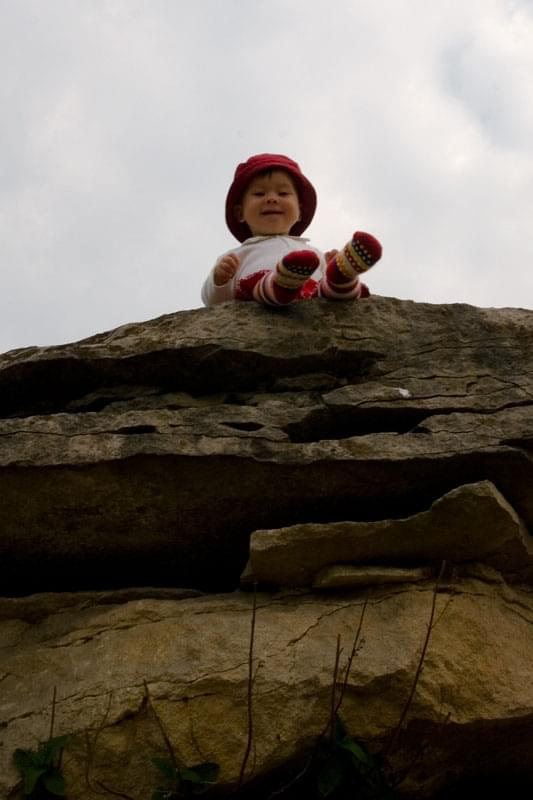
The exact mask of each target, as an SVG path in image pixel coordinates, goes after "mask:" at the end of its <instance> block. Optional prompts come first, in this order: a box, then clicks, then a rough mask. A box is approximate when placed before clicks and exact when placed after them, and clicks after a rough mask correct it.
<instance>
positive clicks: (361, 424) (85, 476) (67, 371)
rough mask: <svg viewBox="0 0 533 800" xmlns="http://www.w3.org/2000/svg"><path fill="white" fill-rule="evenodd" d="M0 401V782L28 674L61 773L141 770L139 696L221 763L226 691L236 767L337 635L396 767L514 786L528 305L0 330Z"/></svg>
mask: <svg viewBox="0 0 533 800" xmlns="http://www.w3.org/2000/svg"><path fill="white" fill-rule="evenodd" d="M0 414H1V419H0V498H1V503H0V563H1V564H2V590H1V594H2V595H3V596H4V597H3V599H0V796H2V797H4V796H5V797H11V796H13V797H15V796H16V791H17V790H16V785H17V781H18V775H17V772H16V770H15V769H14V766H13V764H12V754H13V752H14V750H15V748H17V747H23V748H24V747H34V746H35V745H36V743H37V742H38V741H39V740H43V739H46V737H47V735H48V732H49V725H50V710H51V709H50V703H51V698H52V696H53V692H54V687H55V690H56V702H55V706H54V715H55V721H54V728H55V731H56V732H57V733H58V734H62V733H69V734H72V739H71V741H70V742H69V744H68V746H67V749H66V751H65V754H64V759H63V769H64V772H65V777H66V781H67V787H68V791H67V797H69V798H73V799H75V800H78V798H79V800H90V798H96V797H97V796H101V794H98V793H99V792H100V793H101V792H102V791H105V789H102V786H107V787H108V788H110V789H111V790H112V791H114V792H118V793H122V795H123V796H130V797H132V798H134V800H137V799H138V800H144V799H145V798H148V797H150V796H151V792H152V791H153V790H154V788H155V786H156V784H157V777H156V774H155V773H154V770H153V769H152V768H151V767H150V757H151V756H153V755H155V756H157V755H164V754H165V743H164V738H163V737H162V733H161V729H160V723H162V724H163V727H164V730H165V732H166V733H167V735H168V737H169V739H170V741H171V742H172V745H173V747H175V748H176V750H177V751H179V752H180V753H181V754H182V756H183V759H184V761H185V762H187V763H198V762H199V761H202V760H207V759H209V760H214V761H216V762H217V763H219V764H220V766H221V773H220V786H221V787H228V788H231V787H235V785H236V783H237V782H238V779H239V771H240V767H241V764H242V759H243V753H244V751H245V749H246V746H247V736H248V727H247V726H248V715H247V713H248V706H247V702H248V699H249V696H250V694H252V696H253V720H254V726H253V757H251V758H250V760H249V762H248V764H247V765H246V770H245V777H246V782H247V783H249V782H250V780H252V779H258V778H262V777H263V778H264V777H265V776H268V775H273V774H274V773H275V770H277V769H288V766H287V765H290V764H293V763H294V764H297V763H298V760H299V759H301V758H303V757H304V756H305V754H306V753H308V752H310V751H311V750H312V748H313V743H314V742H316V739H317V737H318V736H319V735H320V733H321V732H322V731H323V730H324V726H326V725H327V723H328V719H329V718H330V714H331V711H330V708H331V691H332V682H333V679H334V662H335V656H336V648H337V641H338V637H340V640H341V643H342V653H341V655H340V660H339V674H338V675H337V679H336V680H337V684H338V690H339V692H341V693H343V701H342V707H341V711H340V713H341V716H342V718H343V720H344V722H345V723H346V725H347V727H348V730H349V731H350V734H351V735H352V736H353V737H354V738H355V739H357V740H359V741H362V742H364V743H366V745H367V746H368V747H369V748H370V749H371V750H372V751H375V752H380V751H381V752H383V750H384V749H387V754H388V756H389V761H390V765H391V769H394V771H395V773H396V774H399V773H401V772H402V770H403V771H404V772H407V774H406V775H405V776H404V777H405V779H404V780H403V781H402V783H401V784H400V786H399V787H398V791H399V792H400V793H403V794H404V795H406V796H408V797H420V798H423V797H431V796H434V795H435V793H436V792H437V791H439V790H442V791H444V790H446V787H452V788H450V791H452V789H453V791H458V788H457V787H458V786H459V785H460V784H461V782H463V783H464V781H466V780H467V779H469V778H471V779H472V780H476V781H481V780H482V779H483V778H487V779H490V780H491V781H492V782H494V781H496V780H497V779H499V778H503V777H506V779H507V780H508V781H509V780H515V779H516V781H519V782H522V783H521V784H520V785H527V786H528V787H529V786H532V787H533V754H532V753H531V748H530V746H529V742H530V741H531V737H532V736H533V689H531V687H530V683H531V681H530V669H531V663H533V636H532V622H533V588H532V585H533V545H532V536H531V531H533V312H529V311H525V310H518V309H503V310H487V309H476V308H473V307H470V306H465V305H452V306H434V305H425V304H417V303H411V302H406V301H398V300H393V299H388V298H378V297H376V298H370V299H369V300H366V301H362V302H360V303H357V304H350V303H348V304H345V305H343V304H334V303H327V302H313V303H303V304H300V305H297V306H294V307H291V308H289V309H285V310H282V311H275V310H270V309H265V308H260V307H258V306H255V305H252V304H250V305H248V304H245V303H241V304H230V305H225V306H219V307H216V308H213V309H203V310H199V311H190V312H181V313H179V314H175V315H169V316H165V317H161V318H160V319H156V320H153V321H150V322H147V323H142V324H134V325H127V326H123V327H122V328H119V329H117V330H115V331H111V332H109V333H104V334H99V335H97V336H93V337H91V338H90V339H86V340H84V341H81V342H77V343H74V344H71V345H64V346H59V347H50V348H28V349H24V350H18V351H12V352H11V353H6V354H4V355H2V356H0ZM439 576H440V577H439ZM252 584H254V585H256V586H257V587H258V593H257V595H256V602H257V611H256V614H255V616H254V615H253V614H252V606H253V603H254V594H253V593H252V592H249V591H246V589H247V588H249V587H250V586H251V585H252ZM144 587H150V588H149V589H146V588H144ZM239 587H242V588H239ZM432 611H433V616H431V626H430V631H429V633H430V635H429V640H428V641H426V636H427V633H428V625H429V624H430V614H431V613H432ZM361 614H363V616H364V620H363V625H362V637H363V640H360V641H359V643H358V646H357V648H356V650H357V652H356V655H355V657H354V659H353V663H352V665H351V670H350V674H349V677H348V679H347V682H346V686H345V687H344V689H343V678H342V669H345V668H346V665H347V661H348V657H349V653H350V650H351V647H352V641H353V639H354V635H355V631H356V630H357V627H358V625H359V622H360V620H361ZM252 617H253V619H254V625H255V638H254V646H253V654H251V653H250V644H249V641H250V627H251V622H252ZM426 647H427V650H426ZM250 655H252V656H253V657H252V659H251V661H252V665H253V669H254V670H255V671H256V672H257V674H256V676H255V679H254V682H253V692H251V693H250V691H249V690H250V681H249V672H248V670H249V660H250V658H249V656H250ZM420 666H422V670H421V672H420ZM418 673H420V674H419V675H418ZM415 676H417V680H416V681H415ZM413 682H415V683H416V686H415V692H414V695H413V698H412V700H411V702H410V703H409V709H408V712H407V714H406V716H405V719H404V720H403V721H402V726H401V730H400V731H396V728H397V723H398V720H399V719H400V718H401V716H402V709H404V708H405V704H406V701H407V699H408V698H409V695H410V692H411V689H412V687H413ZM154 709H155V710H156V713H154ZM391 740H393V746H392V745H391ZM387 743H389V745H390V746H389V747H388V748H387ZM416 754H418V757H417V758H414V756H416ZM413 760H414V761H415V762H416V763H414V764H413V763H412V762H413ZM409 765H411V766H410V767H409ZM408 767H409V768H408ZM453 787H455V788H453ZM255 791H256V796H257V797H260V796H261V795H260V794H257V792H259V789H256V790H255Z"/></svg>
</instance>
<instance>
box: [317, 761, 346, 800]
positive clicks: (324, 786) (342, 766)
mask: <svg viewBox="0 0 533 800" xmlns="http://www.w3.org/2000/svg"><path fill="white" fill-rule="evenodd" d="M345 775H346V761H345V760H344V759H343V758H341V756H340V755H338V754H337V753H334V754H333V755H332V756H331V757H330V758H328V760H327V761H326V763H325V764H324V766H323V767H322V769H321V770H320V772H319V773H318V779H317V788H318V792H319V794H320V796H321V797H329V795H330V794H333V792H334V791H335V790H336V789H338V788H339V786H340V785H341V783H342V781H343V780H344V777H345Z"/></svg>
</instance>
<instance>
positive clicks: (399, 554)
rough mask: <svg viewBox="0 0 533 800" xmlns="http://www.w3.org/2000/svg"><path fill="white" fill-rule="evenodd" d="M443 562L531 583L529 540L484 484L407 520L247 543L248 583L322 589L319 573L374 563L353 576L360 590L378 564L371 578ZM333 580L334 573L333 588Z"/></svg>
mask: <svg viewBox="0 0 533 800" xmlns="http://www.w3.org/2000/svg"><path fill="white" fill-rule="evenodd" d="M442 561H446V562H449V563H454V562H455V563H464V562H467V563H468V562H472V561H482V562H483V563H485V564H488V565H489V566H491V567H494V568H495V569H497V570H499V571H500V572H501V573H503V574H504V575H505V576H506V578H507V580H508V581H510V582H513V581H522V582H528V583H533V537H532V536H531V535H530V534H529V533H528V531H527V530H526V528H525V526H524V524H523V523H522V521H521V520H520V519H519V518H518V516H517V515H516V513H515V511H514V510H513V508H512V507H511V506H510V505H509V503H507V502H506V500H505V498H504V497H502V495H501V494H500V493H499V492H498V491H497V489H495V487H494V486H493V485H492V484H491V483H489V482H488V481H484V482H481V483H477V484H471V485H468V486H460V487H459V488H458V489H454V490H453V491H452V492H449V493H448V494H446V495H444V497H441V498H439V500H436V501H435V503H433V505H432V506H431V508H430V509H429V511H424V512H421V513H420V514H417V515H415V516H413V517H408V518H407V519H396V520H380V521H379V522H333V523H329V524H325V523H324V524H315V523H303V524H300V525H293V526H291V527H289V528H280V529H278V530H266V531H255V532H254V533H253V534H252V537H251V540H250V564H249V567H248V569H247V574H246V580H247V582H248V583H250V582H253V581H254V580H255V581H258V582H259V583H273V584H277V585H280V586H311V585H315V586H316V585H319V586H320V588H325V583H324V569H326V568H328V567H332V566H335V565H339V564H344V565H347V564H358V565H372V566H369V567H368V568H366V571H365V568H362V569H361V568H360V569H359V570H358V572H357V573H353V571H352V575H353V578H354V583H355V585H361V583H363V582H364V577H365V575H366V576H367V580H366V581H365V582H366V583H369V584H370V583H372V584H374V583H380V582H384V581H386V580H387V577H386V576H387V567H383V566H382V567H381V569H380V571H379V572H378V573H376V571H375V565H376V564H381V565H408V564H411V565H416V564H419V563H422V564H439V563H440V562H442ZM388 572H389V573H390V574H391V575H395V576H397V577H399V578H401V577H402V573H401V572H400V573H398V572H397V570H396V569H395V568H394V567H389V568H388ZM319 573H320V579H319V582H318V584H317V582H316V580H315V579H316V578H317V576H318V575H319ZM349 574H350V573H349V571H346V570H345V571H344V585H345V586H346V585H349V582H348V576H349ZM415 574H416V573H415ZM423 574H424V573H422V575H423ZM337 575H338V573H337ZM339 579H340V576H339V575H338V578H337V581H336V584H337V585H338V580H339ZM389 579H390V578H389ZM404 579H405V577H404ZM407 579H408V578H407Z"/></svg>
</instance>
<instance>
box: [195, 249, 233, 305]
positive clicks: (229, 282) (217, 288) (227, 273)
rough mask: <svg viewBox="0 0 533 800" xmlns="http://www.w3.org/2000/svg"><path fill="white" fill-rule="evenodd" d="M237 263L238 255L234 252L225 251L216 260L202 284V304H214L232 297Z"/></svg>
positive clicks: (224, 301)
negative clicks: (223, 254) (224, 253)
mask: <svg viewBox="0 0 533 800" xmlns="http://www.w3.org/2000/svg"><path fill="white" fill-rule="evenodd" d="M239 263H240V262H239V257H238V256H237V255H236V254H235V253H227V255H225V256H222V258H220V259H219V260H218V261H217V263H216V264H215V266H214V267H213V269H212V270H211V272H210V273H209V275H208V276H207V278H206V280H205V282H204V285H203V286H202V300H203V303H204V305H206V306H214V305H216V304H217V303H226V302H227V301H228V300H233V299H234V297H235V293H234V292H235V287H234V282H233V278H234V277H235V274H236V272H237V270H238V269H239Z"/></svg>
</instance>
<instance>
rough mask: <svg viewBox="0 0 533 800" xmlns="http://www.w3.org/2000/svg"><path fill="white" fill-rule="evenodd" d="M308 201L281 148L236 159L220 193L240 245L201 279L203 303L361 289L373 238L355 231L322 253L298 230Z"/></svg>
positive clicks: (308, 215) (283, 301)
mask: <svg viewBox="0 0 533 800" xmlns="http://www.w3.org/2000/svg"><path fill="white" fill-rule="evenodd" d="M315 209H316V192H315V190H314V188H313V186H312V184H311V183H310V182H309V181H308V179H307V178H306V177H305V175H303V174H302V172H301V170H300V167H299V166H298V164H297V163H296V162H295V161H292V160H291V159H290V158H287V156H283V155H272V154H269V153H264V154H262V155H256V156H252V157H251V158H249V159H248V161H246V162H244V163H243V164H239V166H238V167H237V169H236V171H235V177H234V180H233V183H232V184H231V186H230V189H229V192H228V196H227V198H226V223H227V225H228V227H229V229H230V231H231V232H232V233H233V235H234V236H235V237H236V238H237V239H238V240H239V241H240V242H242V245H241V246H240V247H237V248H234V249H232V250H230V251H229V252H227V253H225V254H224V255H222V256H221V257H220V258H219V259H218V261H217V262H216V264H215V266H214V267H213V269H212V270H211V272H210V274H209V275H208V277H207V279H206V281H205V282H204V285H203V287H202V300H203V302H204V304H205V305H206V306H212V305H215V304H216V303H223V302H226V301H227V300H233V299H237V300H256V301H257V302H258V303H267V304H268V305H275V306H280V305H287V304H289V303H292V302H294V301H296V300H309V299H311V298H313V297H328V298H332V299H334V300H352V299H355V298H359V297H368V295H369V291H368V289H367V287H366V286H365V284H364V283H361V281H360V280H359V276H360V274H361V273H363V272H365V271H366V270H367V269H369V268H370V267H372V266H373V265H374V264H375V263H376V261H378V260H379V259H380V258H381V245H380V243H379V242H378V240H377V239H375V238H374V237H373V236H371V235H370V234H369V233H362V232H360V231H357V232H356V233H354V235H353V237H352V240H351V241H350V242H348V244H347V245H346V246H345V247H344V248H343V249H342V250H340V251H337V250H330V251H328V252H327V253H322V252H321V251H320V250H317V249H316V248H315V247H312V246H310V245H309V240H308V239H304V238H301V237H300V234H302V233H303V232H304V231H305V229H306V228H307V227H308V225H309V224H310V222H311V220H312V219H313V216H314V213H315Z"/></svg>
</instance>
